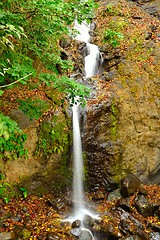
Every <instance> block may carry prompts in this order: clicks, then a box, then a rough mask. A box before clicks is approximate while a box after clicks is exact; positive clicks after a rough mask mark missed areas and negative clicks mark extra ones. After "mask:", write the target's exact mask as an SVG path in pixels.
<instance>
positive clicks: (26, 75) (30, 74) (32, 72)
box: [0, 72, 33, 88]
mask: <svg viewBox="0 0 160 240" xmlns="http://www.w3.org/2000/svg"><path fill="white" fill-rule="evenodd" d="M31 74H33V72H32V73H29V74H28V75H26V76H24V77H22V78H20V79H18V80H16V81H15V82H12V83H9V84H7V85H3V86H0V88H5V87H8V86H11V85H13V84H15V83H17V82H20V81H21V80H23V79H24V78H27V77H29V76H30V75H31Z"/></svg>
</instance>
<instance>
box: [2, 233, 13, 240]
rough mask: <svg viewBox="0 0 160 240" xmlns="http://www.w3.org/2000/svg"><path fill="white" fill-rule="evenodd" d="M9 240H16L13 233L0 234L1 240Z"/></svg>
mask: <svg viewBox="0 0 160 240" xmlns="http://www.w3.org/2000/svg"><path fill="white" fill-rule="evenodd" d="M9 239H15V236H14V233H13V232H3V233H0V240H9Z"/></svg>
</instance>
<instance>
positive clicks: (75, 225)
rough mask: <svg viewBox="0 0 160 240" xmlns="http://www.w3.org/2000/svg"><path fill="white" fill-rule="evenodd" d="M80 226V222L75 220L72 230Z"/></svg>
mask: <svg viewBox="0 0 160 240" xmlns="http://www.w3.org/2000/svg"><path fill="white" fill-rule="evenodd" d="M80 226H81V220H76V221H74V222H73V223H72V228H79V227H80Z"/></svg>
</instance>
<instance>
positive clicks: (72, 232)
mask: <svg viewBox="0 0 160 240" xmlns="http://www.w3.org/2000/svg"><path fill="white" fill-rule="evenodd" d="M80 231H81V230H80V228H78V227H76V228H73V229H71V234H72V235H73V236H75V237H79V235H80Z"/></svg>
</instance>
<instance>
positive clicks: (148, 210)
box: [134, 195, 153, 217]
mask: <svg viewBox="0 0 160 240" xmlns="http://www.w3.org/2000/svg"><path fill="white" fill-rule="evenodd" d="M134 202H135V207H136V208H137V210H138V212H139V213H140V214H142V216H144V217H147V216H150V215H153V207H152V205H151V204H150V203H149V201H148V199H147V198H146V197H145V196H143V195H138V196H137V197H136V198H135V201H134Z"/></svg>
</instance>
